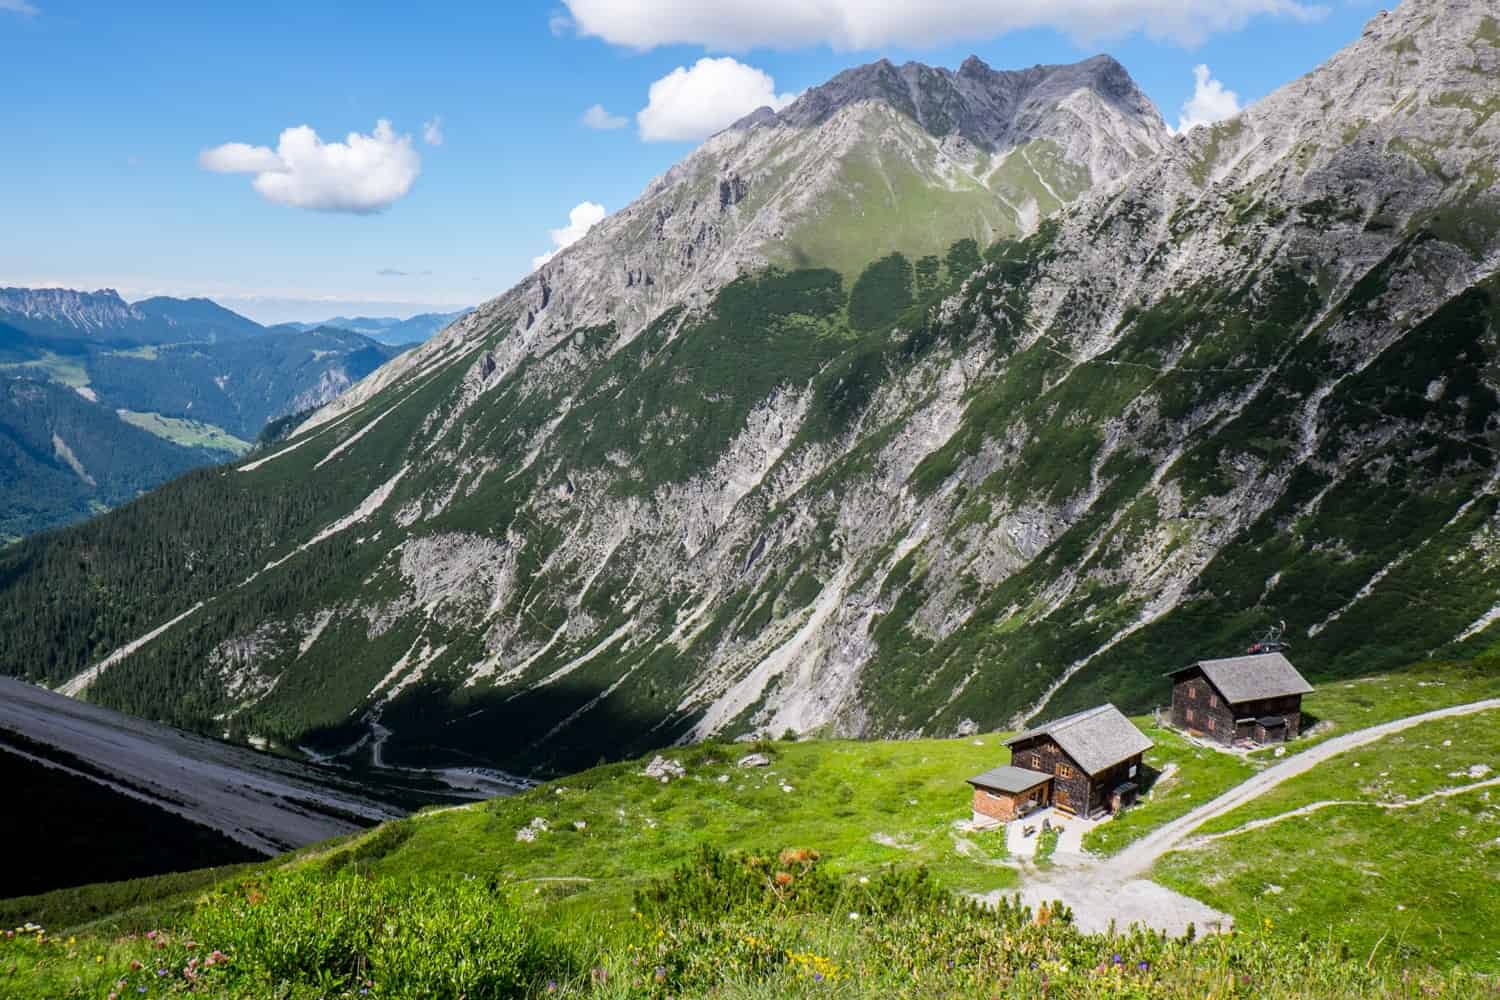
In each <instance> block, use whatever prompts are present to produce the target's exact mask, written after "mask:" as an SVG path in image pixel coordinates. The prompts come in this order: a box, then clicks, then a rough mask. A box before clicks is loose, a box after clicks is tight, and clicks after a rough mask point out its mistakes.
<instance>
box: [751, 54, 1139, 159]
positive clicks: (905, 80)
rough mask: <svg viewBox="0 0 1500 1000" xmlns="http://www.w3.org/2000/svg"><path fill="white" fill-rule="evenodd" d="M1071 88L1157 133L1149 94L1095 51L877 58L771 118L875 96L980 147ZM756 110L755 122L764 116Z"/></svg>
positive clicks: (1006, 139)
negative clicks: (993, 57) (1047, 59)
mask: <svg viewBox="0 0 1500 1000" xmlns="http://www.w3.org/2000/svg"><path fill="white" fill-rule="evenodd" d="M1079 91H1086V92H1091V93H1093V94H1094V95H1096V96H1097V98H1098V99H1099V100H1100V101H1101V102H1102V103H1103V104H1104V105H1107V106H1108V107H1110V108H1112V109H1114V111H1115V112H1116V113H1118V114H1121V115H1123V116H1124V117H1125V118H1126V119H1128V120H1129V121H1130V122H1131V123H1132V124H1134V125H1137V126H1139V127H1140V128H1142V129H1144V130H1149V131H1151V132H1153V133H1159V134H1161V135H1165V133H1166V124H1165V122H1164V121H1163V120H1162V117H1161V114H1160V112H1158V111H1157V109H1156V107H1155V106H1154V105H1153V104H1152V103H1151V101H1150V99H1149V98H1147V97H1146V95H1145V94H1144V93H1143V92H1142V91H1141V89H1140V88H1139V87H1138V86H1136V83H1135V81H1134V80H1133V79H1132V78H1131V76H1130V74H1129V73H1128V72H1127V71H1126V70H1125V67H1123V66H1121V65H1120V64H1119V62H1117V61H1116V60H1115V59H1114V58H1112V57H1111V56H1108V55H1097V56H1093V57H1091V58H1089V59H1085V60H1083V61H1082V62H1077V63H1071V64H1067V65H1055V66H1042V65H1038V66H1033V67H1031V68H1029V69H1021V70H997V69H993V68H991V67H990V66H989V65H988V64H987V63H985V62H984V60H982V59H980V58H979V57H978V56H975V55H971V56H969V57H968V58H967V59H965V60H964V61H963V63H962V64H961V65H960V66H959V68H958V71H957V72H954V71H953V70H950V69H946V68H943V67H934V66H928V65H926V64H924V63H918V62H908V63H905V64H903V65H901V66H896V65H895V64H894V63H892V62H891V61H890V60H888V59H880V60H877V61H876V62H873V63H867V64H866V65H863V66H856V67H854V68H852V69H848V70H845V71H844V72H842V73H840V74H838V75H837V76H835V77H834V78H833V79H832V80H830V81H828V82H827V83H825V84H823V85H822V86H820V87H814V88H812V89H811V90H809V91H808V92H807V93H805V94H803V95H802V97H800V98H798V99H797V101H795V102H794V103H793V104H792V105H791V106H789V107H787V108H786V109H785V110H783V111H782V112H781V113H780V114H778V115H776V116H775V117H776V120H777V121H779V122H781V123H783V124H786V125H790V126H793V127H798V128H809V127H815V126H817V125H821V124H822V123H823V122H825V121H827V120H829V119H830V118H831V117H833V116H834V115H835V114H837V113H838V112H839V111H840V110H842V109H843V108H846V107H848V106H849V105H851V104H856V103H859V102H861V101H882V102H884V103H886V104H889V105H890V106H891V107H893V108H895V109H896V110H898V111H900V112H901V113H903V114H905V115H907V116H908V117H910V118H912V119H914V120H916V121H917V122H919V123H920V124H921V125H922V127H923V128H925V129H926V130H927V131H928V132H930V133H931V134H933V135H935V136H938V137H943V136H947V135H950V134H954V133H956V134H958V135H961V136H962V137H963V138H965V139H967V140H969V141H970V142H973V143H974V144H975V145H977V146H979V147H980V148H983V149H989V150H995V149H999V148H1002V147H1004V146H1007V145H1010V144H1011V142H1012V140H1013V139H1014V138H1015V135H1016V133H1017V131H1018V129H1020V128H1024V126H1025V124H1026V123H1028V122H1031V123H1035V122H1036V121H1037V120H1038V119H1040V118H1041V117H1043V116H1045V115H1047V114H1048V113H1052V112H1056V111H1057V110H1058V109H1059V108H1061V107H1062V106H1063V104H1064V102H1065V101H1066V100H1067V99H1068V98H1069V97H1070V96H1071V95H1073V94H1075V93H1077V92H1079ZM756 115H757V116H759V117H758V119H757V123H761V122H765V121H766V120H767V118H766V116H765V115H763V114H761V112H756Z"/></svg>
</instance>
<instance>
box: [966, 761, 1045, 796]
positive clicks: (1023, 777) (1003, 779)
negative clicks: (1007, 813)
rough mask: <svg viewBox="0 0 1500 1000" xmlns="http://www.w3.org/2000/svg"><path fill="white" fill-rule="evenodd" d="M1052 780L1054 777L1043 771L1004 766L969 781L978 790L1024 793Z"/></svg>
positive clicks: (991, 769) (975, 776)
mask: <svg viewBox="0 0 1500 1000" xmlns="http://www.w3.org/2000/svg"><path fill="white" fill-rule="evenodd" d="M1051 778H1052V775H1050V774H1043V773H1042V772H1041V771H1030V770H1027V769H1026V768H1024V767H1012V766H1010V765H1009V764H1004V765H1002V766H1000V767H993V768H990V769H989V770H988V771H986V772H984V773H983V774H976V775H974V777H972V778H970V779H969V784H971V785H974V786H976V787H978V788H991V789H994V790H995V791H997V792H1024V791H1026V790H1027V789H1029V788H1035V787H1036V786H1037V785H1040V784H1041V783H1042V782H1044V781H1049V780H1051Z"/></svg>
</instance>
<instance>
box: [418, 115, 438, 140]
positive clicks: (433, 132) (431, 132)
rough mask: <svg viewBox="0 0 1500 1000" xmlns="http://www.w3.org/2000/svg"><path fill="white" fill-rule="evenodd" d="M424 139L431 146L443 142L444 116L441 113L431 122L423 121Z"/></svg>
mask: <svg viewBox="0 0 1500 1000" xmlns="http://www.w3.org/2000/svg"><path fill="white" fill-rule="evenodd" d="M422 141H423V142H425V143H427V145H429V146H441V145H442V144H443V118H442V116H441V115H439V116H438V117H436V118H434V119H433V120H432V121H430V122H423V123H422Z"/></svg>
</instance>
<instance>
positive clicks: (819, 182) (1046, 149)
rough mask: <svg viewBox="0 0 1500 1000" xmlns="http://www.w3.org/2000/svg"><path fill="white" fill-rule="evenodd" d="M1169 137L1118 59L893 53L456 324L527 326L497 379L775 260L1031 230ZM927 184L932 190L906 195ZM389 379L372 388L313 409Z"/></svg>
mask: <svg viewBox="0 0 1500 1000" xmlns="http://www.w3.org/2000/svg"><path fill="white" fill-rule="evenodd" d="M1170 140H1171V136H1170V133H1169V132H1168V130H1167V126H1166V123H1165V122H1164V121H1163V120H1162V117H1161V115H1160V114H1159V113H1158V112H1157V110H1156V108H1155V107H1154V106H1153V105H1152V104H1151V102H1150V100H1149V99H1147V98H1146V96H1145V95H1144V94H1142V93H1141V91H1140V90H1139V88H1137V87H1136V86H1135V83H1134V81H1132V80H1131V79H1130V76H1129V74H1128V73H1126V72H1125V70H1124V69H1123V68H1122V67H1121V66H1120V65H1119V63H1117V62H1115V61H1114V60H1113V59H1111V58H1110V57H1108V56H1095V57H1093V58H1091V59H1086V60H1084V61H1082V62H1079V63H1076V64H1072V65H1066V66H1033V67H1031V68H1029V69H1022V70H1014V71H1006V70H995V69H992V68H991V67H989V66H987V65H985V64H984V62H983V61H982V60H980V59H978V58H977V57H973V58H970V59H968V60H966V61H965V62H964V64H963V65H962V66H961V67H960V69H959V70H958V71H954V70H951V69H947V68H942V67H934V66H928V65H925V64H922V63H917V62H908V63H905V64H903V65H900V66H897V65H896V64H894V63H892V62H891V61H890V60H888V59H880V60H877V61H875V62H872V63H868V64H865V65H862V66H855V67H852V68H850V69H847V70H845V71H843V72H841V73H839V74H838V75H837V76H835V77H833V78H832V79H831V80H829V81H828V82H827V83H825V84H823V85H821V86H818V87H813V88H812V89H810V90H808V91H807V92H806V93H804V94H803V95H802V96H801V97H800V98H798V99H797V100H796V101H794V102H793V103H792V104H791V105H789V106H788V107H786V108H784V109H782V110H781V111H779V112H777V111H773V110H772V109H770V108H768V107H762V108H758V109H756V110H755V111H753V112H751V113H750V114H748V115H746V116H744V117H743V118H741V119H740V120H739V121H737V122H735V123H734V124H733V125H731V126H729V127H728V128H726V129H724V130H722V131H720V132H718V133H717V134H715V135H713V136H711V137H710V138H709V139H708V140H707V141H706V142H704V144H703V145H702V146H700V147H699V148H698V149H697V150H695V151H694V152H692V153H690V154H689V155H688V156H687V157H685V158H684V159H683V160H682V161H681V162H679V163H677V164H676V165H674V166H673V167H672V168H671V169H669V170H668V171H667V172H666V173H664V174H663V175H661V176H660V177H657V178H655V179H654V180H652V181H651V182H650V183H649V184H648V185H647V186H646V189H645V191H644V192H643V193H642V194H641V196H640V197H639V198H638V199H636V200H635V201H634V202H632V203H631V204H630V205H627V206H626V207H625V208H623V209H621V210H620V211H618V212H616V213H614V214H613V215H611V216H610V217H609V218H607V219H605V220H604V221H602V222H601V223H599V224H598V225H596V226H595V227H594V228H593V229H592V230H591V231H590V232H589V233H588V234H587V235H586V236H585V237H584V238H583V239H581V240H579V241H578V242H577V243H574V244H573V245H572V246H570V247H568V248H567V249H566V250H564V251H563V252H561V253H559V254H557V255H556V256H555V257H553V258H552V259H551V260H550V261H548V263H547V264H546V265H544V266H543V267H541V268H539V269H538V270H537V271H536V272H535V273H534V274H533V275H531V276H530V277H528V278H527V279H525V280H523V281H522V282H521V283H520V284H519V285H517V286H516V287H515V288H513V289H511V290H510V291H509V292H507V293H506V294H505V295H503V296H501V297H500V298H497V299H495V300H492V301H491V302H489V303H486V304H485V305H483V306H481V307H480V308H479V309H477V310H476V311H475V312H474V314H473V315H472V316H470V317H469V318H468V319H467V320H466V321H465V322H464V324H455V327H454V328H453V330H452V337H451V338H450V340H451V341H452V342H453V343H457V342H460V341H462V340H463V339H464V338H465V337H467V336H468V335H469V334H470V333H472V332H473V331H474V330H477V329H481V328H484V327H486V326H489V325H490V324H494V323H499V324H501V325H503V326H506V327H508V328H509V329H510V330H511V331H512V332H513V333H514V334H515V336H513V337H511V338H509V339H508V340H507V341H506V342H505V343H504V345H503V346H502V347H501V348H500V349H499V353H500V354H501V355H503V359H502V360H498V361H496V362H495V365H494V367H493V369H492V370H491V374H489V375H487V376H486V378H487V379H489V380H495V379H500V378H503V377H504V376H505V374H506V373H507V372H508V371H509V370H510V368H511V367H513V366H514V365H516V364H518V363H520V361H521V359H523V358H525V357H527V356H530V355H532V354H534V353H535V352H538V351H541V352H545V351H546V350H548V349H550V348H551V347H552V346H553V345H554V343H555V338H557V337H560V336H564V335H566V334H567V333H568V331H570V330H571V329H574V328H576V327H578V326H593V325H604V324H614V328H615V330H616V335H617V336H618V337H619V338H620V339H621V341H622V342H624V341H628V340H629V339H631V338H633V337H634V336H635V335H636V334H638V333H639V332H640V331H641V330H643V329H644V328H645V326H646V325H647V324H648V323H650V322H651V321H652V320H653V319H655V318H656V317H657V316H660V315H661V314H662V313H663V312H664V311H665V310H667V309H670V308H671V307H673V306H676V305H687V306H693V305H697V304H702V303H704V302H706V301H707V300H708V298H709V297H710V296H711V295H712V294H713V293H714V292H715V291H716V290H717V289H719V288H720V287H722V286H723V285H725V284H727V283H729V282H730V281H733V280H734V279H735V278H736V277H737V276H739V275H741V274H744V273H746V272H749V271H755V270H759V269H762V268H764V267H766V266H767V265H778V266H789V267H799V268H805V267H827V268H831V269H833V270H835V271H838V272H839V273H840V274H842V275H843V276H844V278H845V280H847V281H850V282H852V281H853V280H854V279H855V278H856V277H857V276H858V275H859V273H860V272H861V271H862V270H863V269H864V268H865V267H866V266H867V265H868V264H870V263H871V262H872V261H873V260H875V259H876V258H879V257H882V256H885V255H887V254H890V253H893V252H899V253H902V254H905V255H907V256H908V257H910V258H911V259H916V258H919V257H921V256H923V255H927V254H941V253H944V252H946V250H947V248H948V247H949V246H950V245H951V244H952V243H953V242H954V241H956V240H959V239H965V238H969V239H974V240H975V241H977V242H978V243H979V244H980V245H988V244H990V243H992V242H994V241H995V240H997V239H1001V238H1004V237H1008V236H1016V235H1021V234H1024V233H1027V232H1030V231H1031V230H1033V229H1034V228H1035V227H1036V226H1037V225H1038V224H1039V223H1040V221H1041V220H1042V219H1044V218H1046V217H1047V216H1049V215H1051V214H1052V213H1054V212H1056V211H1058V210H1059V209H1061V208H1063V207H1064V206H1066V205H1069V204H1071V203H1073V202H1074V201H1076V200H1077V199H1078V198H1080V197H1082V196H1083V195H1084V194H1085V193H1087V192H1088V191H1090V190H1092V189H1094V188H1095V187H1098V186H1101V185H1107V184H1111V183H1113V182H1115V181H1117V180H1118V179H1119V178H1120V177H1122V176H1123V175H1124V174H1125V173H1126V172H1127V171H1128V170H1129V169H1130V168H1131V167H1133V166H1134V165H1135V164H1136V163H1138V162H1140V161H1141V160H1142V159H1144V158H1147V157H1150V156H1153V155H1155V154H1156V153H1158V152H1159V151H1160V150H1162V149H1163V148H1165V147H1166V146H1167V145H1168V144H1169V142H1170ZM916 190H922V191H926V192H929V193H930V195H931V198H932V200H926V199H916V198H909V197H905V196H902V195H900V194H898V192H910V191H916ZM935 207H936V208H935ZM448 343H449V341H448V340H440V341H437V342H433V343H430V344H428V345H427V346H426V347H425V348H424V351H420V352H413V353H412V354H410V355H409V356H407V357H406V358H405V359H403V360H402V361H401V362H399V364H398V366H397V368H399V367H404V366H419V365H421V364H422V363H424V359H425V358H426V356H427V355H426V352H432V353H434V354H435V353H438V352H441V351H442V350H443V349H444V347H445V345H446V344H448ZM388 375H389V376H391V377H394V375H395V370H394V369H393V371H392V372H391V373H388ZM380 384H382V383H381V382H380V381H379V380H372V381H371V382H370V383H369V384H368V385H365V386H356V387H355V388H354V389H353V390H352V391H351V392H350V393H349V394H347V395H346V396H345V397H342V398H341V399H340V400H339V401H338V402H337V403H335V404H334V406H333V407H332V408H330V409H329V410H328V411H326V412H325V413H323V414H320V415H319V416H318V417H317V418H315V419H316V420H323V419H331V418H332V417H333V416H335V415H336V414H337V413H338V412H340V411H341V409H342V408H343V407H345V406H349V405H357V403H358V402H359V401H361V400H363V399H364V398H366V397H367V395H368V394H369V393H370V392H373V391H376V390H378V388H379V385H380Z"/></svg>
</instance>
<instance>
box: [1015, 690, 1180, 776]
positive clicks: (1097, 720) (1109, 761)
mask: <svg viewBox="0 0 1500 1000" xmlns="http://www.w3.org/2000/svg"><path fill="white" fill-rule="evenodd" d="M1034 736H1050V737H1052V739H1054V740H1056V741H1057V745H1058V746H1060V747H1062V748H1063V752H1064V753H1066V754H1067V755H1068V756H1069V757H1072V758H1073V760H1075V761H1076V762H1077V763H1078V766H1079V767H1081V768H1083V769H1084V770H1085V771H1087V772H1088V773H1089V774H1091V775H1094V774H1098V773H1099V772H1100V771H1102V770H1104V769H1105V768H1107V767H1112V766H1114V765H1115V764H1118V763H1120V762H1121V761H1122V760H1127V759H1128V758H1131V757H1134V756H1135V755H1136V754H1138V753H1144V752H1146V751H1147V750H1150V749H1151V747H1152V746H1154V745H1155V744H1153V743H1152V742H1151V741H1150V740H1149V739H1147V738H1146V734H1145V733H1143V732H1141V731H1140V730H1139V729H1137V728H1135V725H1134V724H1133V723H1131V721H1130V720H1129V719H1127V718H1125V716H1124V715H1123V714H1122V713H1121V712H1120V710H1119V709H1118V708H1115V706H1113V705H1108V704H1106V705H1099V706H1097V707H1095V708H1089V709H1085V710H1084V711H1082V712H1074V713H1073V714H1072V715H1065V716H1063V717H1062V718H1061V719H1056V720H1054V721H1052V722H1049V723H1047V724H1046V725H1045V726H1037V727H1036V728H1034V729H1028V730H1026V732H1024V733H1021V734H1019V735H1017V736H1012V737H1011V738H1010V739H1008V740H1006V741H1005V745H1006V746H1011V747H1013V746H1015V745H1016V744H1017V743H1020V742H1021V741H1022V740H1029V739H1031V738H1032V737H1034Z"/></svg>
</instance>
